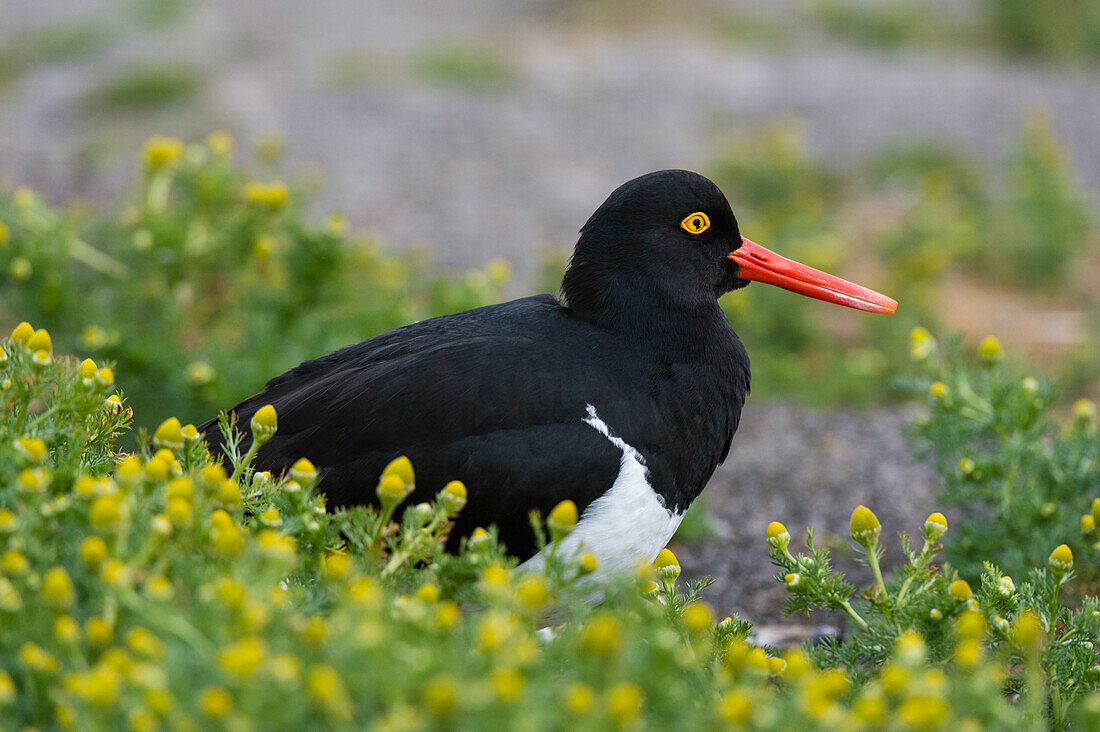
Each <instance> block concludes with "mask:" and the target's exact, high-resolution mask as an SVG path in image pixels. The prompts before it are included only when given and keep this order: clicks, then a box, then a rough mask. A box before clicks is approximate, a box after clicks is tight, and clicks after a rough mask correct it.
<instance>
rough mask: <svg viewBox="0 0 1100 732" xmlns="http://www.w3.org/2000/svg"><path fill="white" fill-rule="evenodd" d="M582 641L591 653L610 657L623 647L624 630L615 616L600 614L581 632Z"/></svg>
mask: <svg viewBox="0 0 1100 732" xmlns="http://www.w3.org/2000/svg"><path fill="white" fill-rule="evenodd" d="M581 639H582V641H583V642H584V646H585V648H586V649H587V650H588V651H589V652H591V653H593V654H595V655H597V656H610V655H612V654H614V653H617V652H618V650H619V649H620V648H621V647H622V643H623V630H622V627H621V626H620V625H619V621H618V620H616V619H615V616H613V615H611V614H610V613H607V612H600V613H597V614H596V615H595V617H593V618H592V619H591V620H590V621H588V624H587V625H586V626H585V628H584V630H583V631H582V632H581Z"/></svg>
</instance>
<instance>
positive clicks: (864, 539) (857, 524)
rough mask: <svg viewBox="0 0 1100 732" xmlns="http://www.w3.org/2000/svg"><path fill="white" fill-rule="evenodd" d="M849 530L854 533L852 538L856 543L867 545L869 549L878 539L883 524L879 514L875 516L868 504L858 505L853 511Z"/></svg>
mask: <svg viewBox="0 0 1100 732" xmlns="http://www.w3.org/2000/svg"><path fill="white" fill-rule="evenodd" d="M849 530H850V531H851V534H852V539H854V540H855V541H856V543H858V544H860V545H862V546H864V547H867V548H868V549H869V548H870V547H872V546H874V544H875V543H876V542H877V541H878V535H879V533H880V532H881V531H882V524H880V523H879V521H878V516H875V513H874V511H872V510H871V509H869V508H867V507H866V506H863V505H860V506H856V508H855V510H854V511H852V518H851V521H850V522H849Z"/></svg>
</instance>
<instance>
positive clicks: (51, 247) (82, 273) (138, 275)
mask: <svg viewBox="0 0 1100 732" xmlns="http://www.w3.org/2000/svg"><path fill="white" fill-rule="evenodd" d="M275 147H277V146H274V145H272V144H270V143H264V150H263V151H261V152H265V151H267V152H265V154H268V153H269V152H270V151H269V148H270V149H275ZM231 150H232V140H231V139H230V138H229V137H228V135H225V134H224V133H215V134H213V135H211V136H210V138H209V139H208V144H207V145H205V146H198V145H194V146H190V147H185V146H184V145H183V144H182V143H180V142H179V141H178V140H173V139H171V138H153V139H152V140H150V142H149V143H148V144H147V145H146V148H145V152H144V161H143V163H144V175H143V178H142V185H141V189H140V191H138V192H137V193H136V195H133V196H132V197H129V200H128V202H127V204H126V205H122V206H119V207H117V208H116V209H115V210H113V211H111V212H109V213H108V214H106V215H103V216H87V215H82V214H81V213H80V212H79V211H73V212H63V211H59V210H57V209H54V208H53V207H51V206H49V205H48V204H47V203H46V202H45V201H43V200H42V199H41V198H40V197H38V196H37V195H35V194H34V193H32V192H30V191H28V190H25V189H21V190H18V191H15V192H14V193H11V194H6V195H5V194H0V223H2V224H3V226H4V231H5V232H6V234H5V235H4V236H0V239H2V240H3V241H2V243H0V271H3V272H4V273H5V277H4V279H3V280H0V291H2V293H3V302H4V307H5V309H6V312H5V313H4V315H5V316H6V317H7V318H12V317H13V316H14V314H15V313H18V314H20V316H22V317H26V318H29V319H31V320H33V321H35V322H44V323H46V324H48V326H49V328H50V330H51V332H52V333H53V334H54V338H55V339H56V341H57V344H58V347H59V348H68V349H76V348H81V349H85V350H88V351H91V352H92V354H93V355H94V357H95V358H97V359H108V360H111V361H113V362H115V363H117V364H118V366H119V368H120V370H122V371H124V372H126V373H127V374H131V375H132V376H133V384H134V385H133V388H132V390H131V391H130V393H128V395H127V396H128V399H129V403H130V404H132V405H133V406H134V407H135V408H136V409H137V410H138V413H139V415H143V418H144V419H145V420H146V421H145V422H143V423H142V424H143V425H144V426H145V427H151V426H152V425H153V424H155V422H154V420H158V419H159V418H163V417H164V416H165V415H166V414H168V413H173V414H177V415H179V416H180V417H181V418H183V419H184V420H185V421H194V422H196V423H197V422H199V421H201V420H203V419H205V418H207V417H210V416H212V415H213V414H214V413H215V411H216V410H217V409H220V408H224V407H226V406H227V405H231V404H234V403H236V401H238V400H240V399H242V398H244V397H245V396H247V395H249V394H251V393H254V392H255V391H258V390H259V388H260V387H261V386H262V385H263V383H264V382H265V381H266V380H267V379H268V378H270V377H271V376H273V375H275V374H278V373H280V372H281V371H283V370H285V369H287V368H290V367H291V366H294V365H296V364H298V363H300V362H301V361H304V360H306V359H309V358H315V357H317V356H319V355H322V354H324V353H327V352H328V351H331V350H334V349H336V348H339V347H341V346H345V345H347V344H348V343H354V342H356V341H359V340H362V339H364V338H367V337H369V336H372V335H375V334H376V333H379V332H381V331H384V330H388V329H390V328H394V327H397V326H400V325H404V324H406V323H408V322H411V321H413V320H419V319H422V318H425V317H429V316H432V315H438V314H442V313H447V312H454V311H458V310H464V309H467V308H470V307H474V306H477V305H483V304H487V303H488V302H491V301H493V300H495V299H496V298H497V296H498V287H499V285H500V283H501V282H503V281H504V280H505V279H506V278H507V277H508V273H509V269H508V267H507V265H506V263H503V262H499V261H498V262H493V263H490V266H489V267H487V268H486V270H484V271H482V270H471V271H469V272H467V273H465V274H463V275H461V276H457V277H456V276H450V275H447V274H446V273H442V272H439V271H435V270H432V269H430V268H428V267H426V266H425V264H426V263H425V261H424V258H423V257H420V256H417V255H415V254H404V255H400V256H390V255H387V254H384V253H383V252H382V251H381V250H380V248H379V246H378V244H377V243H376V242H375V241H374V240H372V239H370V238H363V237H354V238H349V237H348V235H347V234H346V231H345V230H346V227H347V223H346V221H345V219H344V218H343V216H341V215H339V214H333V215H332V216H330V217H329V218H328V220H327V221H325V222H324V223H322V224H314V223H311V222H309V221H308V220H307V219H306V218H305V216H304V214H303V212H304V210H305V209H306V208H307V205H308V201H307V199H306V197H305V196H304V195H303V194H301V193H299V192H298V191H296V190H293V189H291V188H289V187H288V186H286V185H284V184H283V183H280V182H268V180H269V179H267V180H261V181H257V180H254V179H252V178H250V176H249V175H248V174H246V173H245V172H244V171H242V170H240V169H238V168H237V167H235V166H234V165H233V164H232V163H231V160H230V155H231Z"/></svg>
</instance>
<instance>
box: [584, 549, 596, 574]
mask: <svg viewBox="0 0 1100 732" xmlns="http://www.w3.org/2000/svg"><path fill="white" fill-rule="evenodd" d="M599 568H600V560H599V559H597V558H596V555H595V554H591V553H588V552H585V553H584V554H582V555H581V559H580V570H581V572H583V573H584V574H591V573H592V572H595V571H596V570H597V569H599Z"/></svg>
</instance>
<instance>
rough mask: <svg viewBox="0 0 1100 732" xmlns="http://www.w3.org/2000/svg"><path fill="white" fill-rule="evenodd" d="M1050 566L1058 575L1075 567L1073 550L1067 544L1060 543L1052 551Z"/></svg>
mask: <svg viewBox="0 0 1100 732" xmlns="http://www.w3.org/2000/svg"><path fill="white" fill-rule="evenodd" d="M1050 568H1051V569H1052V570H1053V571H1054V574H1055V575H1056V576H1059V577H1060V576H1062V575H1064V574H1066V573H1067V572H1069V571H1070V570H1071V569H1073V552H1072V551H1071V550H1070V548H1069V547H1068V546H1066V545H1065V544H1059V545H1058V546H1057V547H1055V548H1054V551H1052V552H1051V553H1050Z"/></svg>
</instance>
